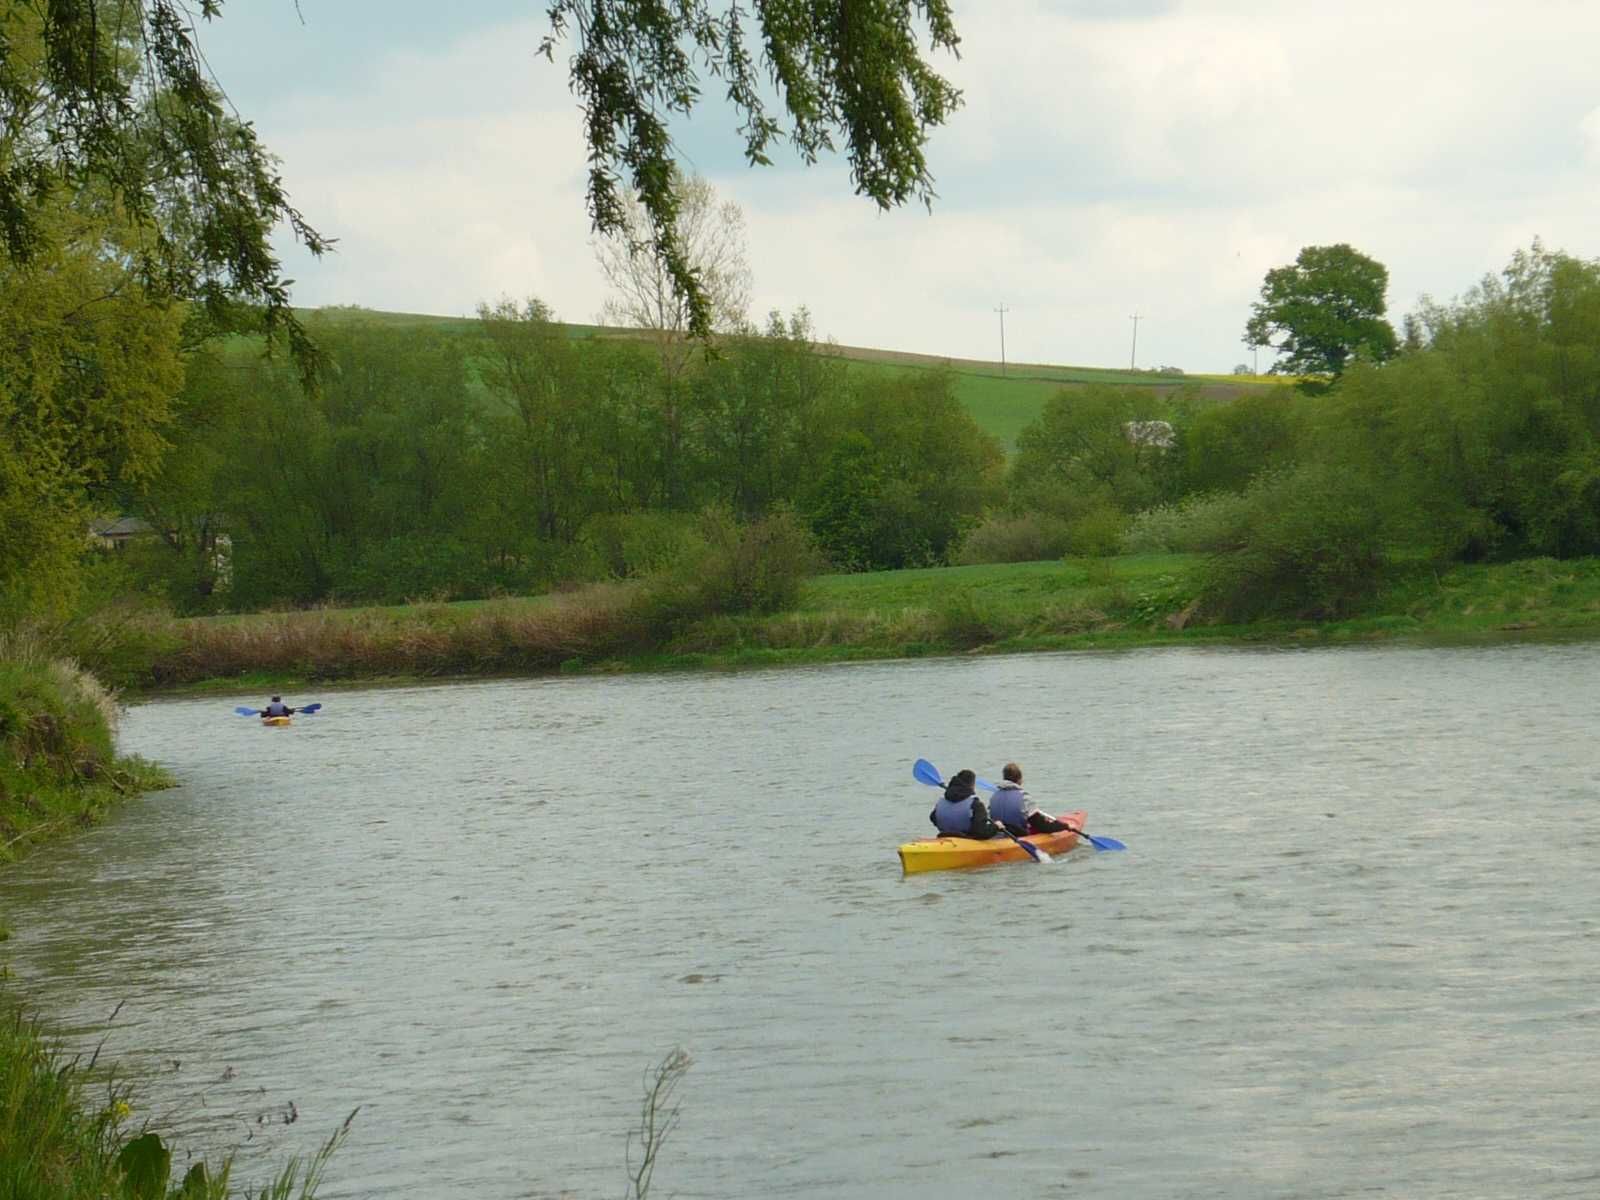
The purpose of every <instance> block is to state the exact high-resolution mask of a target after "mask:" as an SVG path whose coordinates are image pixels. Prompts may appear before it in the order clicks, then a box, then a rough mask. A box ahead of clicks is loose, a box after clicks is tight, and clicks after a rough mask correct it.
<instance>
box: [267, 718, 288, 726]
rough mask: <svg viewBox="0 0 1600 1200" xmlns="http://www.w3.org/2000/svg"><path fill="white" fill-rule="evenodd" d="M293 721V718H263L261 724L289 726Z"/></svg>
mask: <svg viewBox="0 0 1600 1200" xmlns="http://www.w3.org/2000/svg"><path fill="white" fill-rule="evenodd" d="M293 721H294V718H293V717H262V718H261V723H262V724H263V725H289V724H292V723H293Z"/></svg>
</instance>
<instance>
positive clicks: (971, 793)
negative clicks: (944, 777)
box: [928, 771, 1004, 841]
mask: <svg viewBox="0 0 1600 1200" xmlns="http://www.w3.org/2000/svg"><path fill="white" fill-rule="evenodd" d="M977 784H978V777H977V775H975V774H974V773H973V772H971V771H957V772H956V773H955V774H954V775H953V776H951V779H950V782H949V783H948V784H946V785H945V789H944V795H943V796H942V797H940V799H939V802H938V803H937V804H935V805H934V806H933V811H932V812H931V813H929V814H928V820H930V821H932V822H933V825H934V828H935V829H937V830H938V831H939V832H940V834H941V835H943V836H945V837H966V838H977V839H978V840H979V841H987V840H988V839H989V838H994V837H1002V836H1004V835H1003V833H1002V831H1001V829H1000V827H999V826H998V825H996V824H995V823H994V821H992V820H991V819H990V818H989V809H988V808H987V807H986V806H985V805H984V803H983V801H982V800H979V799H978V787H977Z"/></svg>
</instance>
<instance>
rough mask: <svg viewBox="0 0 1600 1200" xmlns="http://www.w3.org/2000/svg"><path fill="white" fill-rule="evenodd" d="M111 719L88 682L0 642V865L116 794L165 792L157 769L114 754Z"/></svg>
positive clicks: (166, 781) (87, 819)
mask: <svg viewBox="0 0 1600 1200" xmlns="http://www.w3.org/2000/svg"><path fill="white" fill-rule="evenodd" d="M116 718H117V710H116V702H115V701H114V700H113V699H112V697H111V695H110V694H109V693H108V692H107V691H106V689H105V688H104V687H102V686H101V684H100V683H99V682H98V681H97V680H96V679H94V678H93V677H92V676H90V675H88V674H86V673H85V672H83V671H81V670H79V669H78V668H77V667H76V666H74V665H72V664H71V663H68V662H65V661H63V660H61V659H59V658H52V657H49V656H48V655H47V654H46V653H45V652H44V651H42V650H40V649H38V648H36V647H35V646H33V645H32V644H30V643H29V642H27V640H26V639H22V638H15V637H4V636H0V863H3V862H10V861H12V860H14V859H16V858H19V857H21V856H22V855H23V854H25V853H26V852H27V851H28V850H29V849H30V848H32V847H33V846H34V845H36V844H38V843H39V842H41V841H44V840H47V839H49V838H52V837H60V836H63V835H65V834H69V833H71V832H73V831H74V830H77V829H81V828H83V827H84V826H86V825H90V824H93V823H94V822H95V821H96V820H97V819H98V818H99V817H100V815H101V814H102V813H103V812H105V810H106V809H107V808H108V807H109V806H110V805H112V804H114V803H115V802H116V801H117V800H119V799H121V798H122V797H124V796H127V795H129V794H131V793H134V792H139V791H146V790H149V789H151V788H158V787H167V786H170V784H171V780H170V778H169V777H168V776H167V775H166V773H165V772H163V771H162V770H161V769H160V768H158V767H156V766H154V765H152V764H150V763H147V762H145V761H143V760H142V759H139V758H135V757H119V756H118V755H117V753H116V749H115V745H114V742H113V731H114V729H115V728H116Z"/></svg>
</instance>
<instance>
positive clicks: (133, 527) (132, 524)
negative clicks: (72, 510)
mask: <svg viewBox="0 0 1600 1200" xmlns="http://www.w3.org/2000/svg"><path fill="white" fill-rule="evenodd" d="M89 528H90V529H92V530H93V531H94V532H95V533H97V534H98V535H99V536H101V537H108V538H109V537H132V536H133V535H134V534H136V533H154V532H155V529H154V527H153V526H152V525H151V524H150V522H148V521H146V520H144V519H143V518H142V517H118V518H117V519H116V520H115V521H94V522H91V523H90V525H89Z"/></svg>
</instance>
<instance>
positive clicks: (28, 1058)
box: [0, 1006, 355, 1200]
mask: <svg viewBox="0 0 1600 1200" xmlns="http://www.w3.org/2000/svg"><path fill="white" fill-rule="evenodd" d="M92 1067H93V1060H91V1061H90V1063H89V1064H87V1065H86V1064H85V1063H84V1062H83V1061H82V1060H80V1059H77V1058H68V1057H66V1056H65V1055H64V1054H63V1053H62V1052H61V1051H60V1049H59V1048H58V1047H57V1046H56V1045H55V1043H54V1042H53V1041H51V1040H50V1039H49V1038H48V1037H47V1036H46V1035H45V1034H44V1033H43V1032H42V1031H41V1030H40V1029H39V1027H38V1026H37V1024H35V1023H34V1022H32V1021H30V1020H28V1019H26V1017H25V1016H24V1014H23V1013H22V1011H21V1010H20V1009H16V1008H13V1007H10V1006H8V1008H7V1010H6V1012H5V1015H4V1018H3V1019H0V1195H4V1196H7V1197H16V1198H17V1200H112V1198H114V1197H120V1198H122V1200H169V1198H170V1200H228V1198H229V1197H231V1196H239V1197H241V1198H242V1200H314V1198H315V1196H316V1193H317V1189H318V1187H320V1186H321V1183H322V1180H323V1177H324V1175H325V1173H326V1171H327V1166H328V1162H329V1160H330V1159H331V1158H332V1156H333V1154H334V1153H335V1152H336V1151H337V1149H338V1148H339V1146H340V1144H341V1143H342V1142H343V1141H344V1139H345V1138H346V1137H347V1136H348V1135H349V1131H350V1125H351V1121H352V1120H353V1119H354V1117H355V1113H351V1114H350V1116H349V1117H347V1118H346V1119H345V1121H344V1123H343V1124H342V1125H341V1126H340V1127H339V1128H338V1129H336V1130H335V1131H334V1132H333V1134H332V1135H331V1136H330V1137H329V1138H328V1139H327V1140H326V1141H325V1142H323V1144H322V1145H321V1147H319V1148H318V1150H317V1152H316V1153H315V1154H314V1155H312V1156H311V1157H310V1158H309V1159H308V1160H305V1161H301V1160H299V1159H290V1160H289V1162H288V1163H286V1164H285V1165H284V1167H283V1168H282V1169H281V1170H280V1171H279V1173H278V1174H277V1175H276V1176H275V1177H273V1178H272V1179H271V1180H270V1181H269V1182H268V1183H267V1184H265V1185H264V1186H262V1187H261V1188H259V1189H257V1188H249V1187H247V1188H243V1189H240V1188H236V1187H234V1186H233V1183H232V1180H231V1175H232V1164H231V1162H229V1161H225V1162H224V1163H223V1164H222V1166H221V1167H220V1168H217V1169H214V1170H213V1169H211V1168H209V1167H207V1165H206V1164H205V1163H204V1162H197V1163H195V1164H194V1165H193V1166H192V1167H190V1168H189V1170H188V1171H187V1172H185V1173H184V1176H183V1179H182V1181H181V1182H179V1183H178V1184H177V1185H176V1186H172V1184H171V1182H170V1180H171V1168H172V1152H171V1150H169V1149H168V1148H167V1145H166V1143H165V1141H164V1140H163V1139H162V1137H161V1136H160V1134H158V1133H156V1132H153V1131H151V1130H148V1129H144V1130H141V1131H140V1132H138V1133H135V1134H133V1135H132V1136H129V1135H128V1133H127V1132H126V1131H125V1129H124V1121H125V1120H126V1118H127V1115H128V1114H129V1113H130V1112H131V1111H132V1107H133V1106H132V1104H131V1103H130V1101H131V1100H133V1099H134V1097H133V1096H132V1094H131V1093H130V1092H129V1091H128V1090H127V1089H126V1088H124V1087H122V1086H120V1085H118V1084H116V1083H115V1082H113V1083H112V1084H111V1085H110V1086H109V1087H108V1088H107V1089H106V1091H107V1093H108V1094H107V1098H106V1100H105V1101H104V1102H103V1103H101V1104H94V1103H91V1102H90V1101H89V1100H88V1098H87V1096H86V1094H85V1093H86V1092H87V1091H88V1086H89V1083H90V1081H91V1078H93V1077H92V1076H91V1075H90V1070H91V1069H92Z"/></svg>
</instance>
